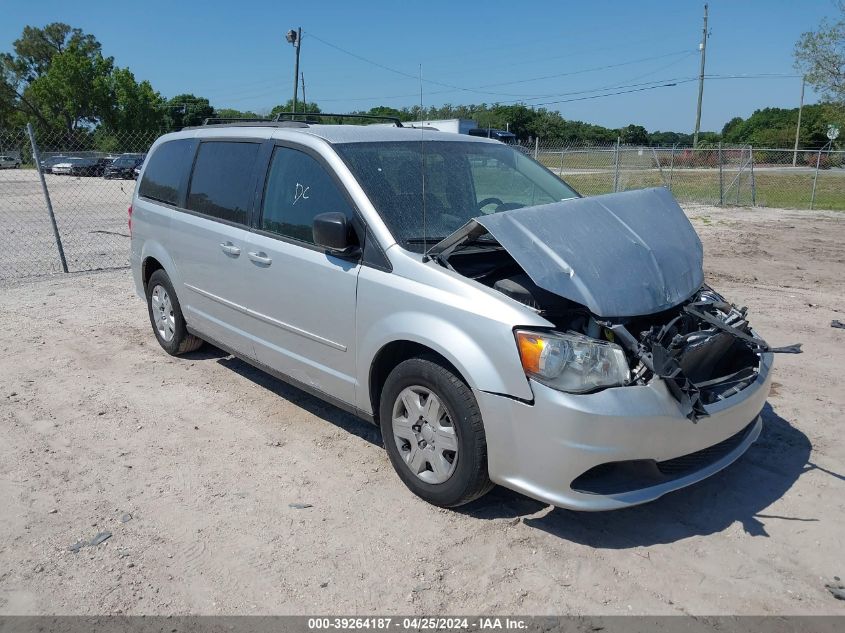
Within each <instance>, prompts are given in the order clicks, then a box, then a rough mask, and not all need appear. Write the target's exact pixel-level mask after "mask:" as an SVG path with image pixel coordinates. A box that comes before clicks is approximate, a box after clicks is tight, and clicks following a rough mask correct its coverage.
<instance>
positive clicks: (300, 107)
mask: <svg viewBox="0 0 845 633" xmlns="http://www.w3.org/2000/svg"><path fill="white" fill-rule="evenodd" d="M296 111H297V113H301V112H313V113H314V114H319V113H320V112H321V110H320V106H319V105H317V103H316V102H314V101H310V102H308V103H306V104H303V103H302V101H297V102H296ZM281 112H293V99H288V100H287V101H285V103H282V104H280V105H277V106H274V107H273V109H272V110H270V118H271V119H272V118H273V117H275V116H276V115H277V114H279V113H281Z"/></svg>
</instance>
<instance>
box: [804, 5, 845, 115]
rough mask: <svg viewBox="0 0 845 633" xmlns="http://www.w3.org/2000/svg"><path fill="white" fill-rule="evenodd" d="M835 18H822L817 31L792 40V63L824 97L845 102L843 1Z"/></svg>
mask: <svg viewBox="0 0 845 633" xmlns="http://www.w3.org/2000/svg"><path fill="white" fill-rule="evenodd" d="M838 7H839V19H838V21H836V22H831V21H829V20H828V19H827V18H825V19H824V20H822V23H821V24H820V25H819V28H818V30H817V31H808V32H806V33H803V34H802V35H801V37H800V38H799V39H798V42H797V43H796V44H795V67H796V68H797V69H798V70H799V72H801V73H802V74H803V75H804V76H805V77H806V78H807V83H808V84H810V85H811V86H813V87H814V88H816V89H817V90H818V91H820V92H821V93H822V94H823V95H824V96H825V97H826V98H827V99H829V100H831V101H838V102H839V103H845V2H843V1H842V0H840V2H838Z"/></svg>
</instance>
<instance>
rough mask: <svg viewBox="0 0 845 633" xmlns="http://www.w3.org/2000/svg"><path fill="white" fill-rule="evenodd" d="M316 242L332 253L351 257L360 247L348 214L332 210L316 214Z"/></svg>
mask: <svg viewBox="0 0 845 633" xmlns="http://www.w3.org/2000/svg"><path fill="white" fill-rule="evenodd" d="M313 231H314V243H315V244H316V245H317V246H321V247H323V248H325V249H326V250H327V251H329V253H331V254H332V255H337V256H341V257H349V256H351V255H355V254H357V252H358V250H359V247H358V243H357V240H356V239H355V235H354V233H353V231H352V227H351V226H350V225H349V221H348V220H347V219H346V215H345V214H343V213H338V212H336V211H332V212H329V213H321V214H319V215H316V216H314V224H313Z"/></svg>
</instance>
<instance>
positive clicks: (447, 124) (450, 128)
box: [403, 119, 478, 134]
mask: <svg viewBox="0 0 845 633" xmlns="http://www.w3.org/2000/svg"><path fill="white" fill-rule="evenodd" d="M403 125H405V126H406V127H420V126H423V127H433V128H436V129H437V130H439V131H440V132H452V133H453V134H469V131H470V130H472V129H475V128H477V127H478V123H476V122H475V121H473V120H472V119H433V120H431V121H414V122H413V123H404V124H403Z"/></svg>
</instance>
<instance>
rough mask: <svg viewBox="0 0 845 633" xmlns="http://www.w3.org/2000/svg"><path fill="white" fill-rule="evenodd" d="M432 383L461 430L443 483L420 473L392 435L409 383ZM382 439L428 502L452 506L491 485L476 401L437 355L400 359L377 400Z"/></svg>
mask: <svg viewBox="0 0 845 633" xmlns="http://www.w3.org/2000/svg"><path fill="white" fill-rule="evenodd" d="M413 386H421V387H424V388H425V389H428V390H429V391H431V392H432V393H434V394H435V395H437V397H438V398H439V399H440V401H441V403H443V404H444V405H445V408H446V411H447V413H448V416H449V418H450V420H451V421H452V426H454V428H455V435H456V436H457V442H458V451H457V464H456V465H455V466H454V471H453V472H452V474H451V476H449V478H448V479H447V480H446V481H444V482H443V483H438V484H431V483H427V482H425V481H423V480H422V479H420V478H419V477H418V476H417V475H416V474H414V473H413V472H412V471H411V469H410V468H409V466H408V465H407V464H406V463H405V460H404V459H403V457H402V455H401V454H400V451H399V447H398V446H397V444H396V440H395V439H394V435H393V407H394V403H395V402H396V400H397V398H398V397H399V394H400V393H402V391H403V390H404V389H406V388H407V387H413ZM379 420H380V425H381V433H382V437H383V439H384V445H385V448H386V449H387V454H388V456H389V457H390V462H391V463H392V464H393V468H394V469H395V470H396V472H397V473H398V475H399V477H400V479H402V482H403V483H404V484H405V485H406V486H407V487H408V488H409V489H410V490H411V492H413V493H414V494H415V495H417V496H418V497H420V498H422V499H424V500H425V501H428V502H429V503H431V504H433V505H436V506H440V507H444V508H452V507H456V506H460V505H463V504H465V503H469V502H470V501H473V500H474V499H478V498H479V497H481V496H483V495H484V494H486V493H487V492H489V491H490V490H491V489H492V488H493V483H492V482H491V481H490V478H489V475H488V472H487V440H486V437H485V435H484V424H483V422H482V420H481V412H480V411H479V410H478V403H477V402H476V401H475V396H474V395H473V393H472V389H470V388H469V387H468V386H467V384H466V383H465V382H464V381H463V380H462V379H461V378H460V377H459V376H457V375H456V374H455V372H454V371H453V370H452V369H450V368H448V367H447V366H445V363H443V362H442V361H441V360H440V359H438V358H437V357H435V356H422V357H418V358H411V359H409V360H406V361H404V362H402V363H400V364H399V365H397V366H396V367H395V368H394V369H393V371H392V372H390V375H389V376H388V377H387V380H386V381H385V383H384V387H383V388H382V393H381V401H380V405H379Z"/></svg>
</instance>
